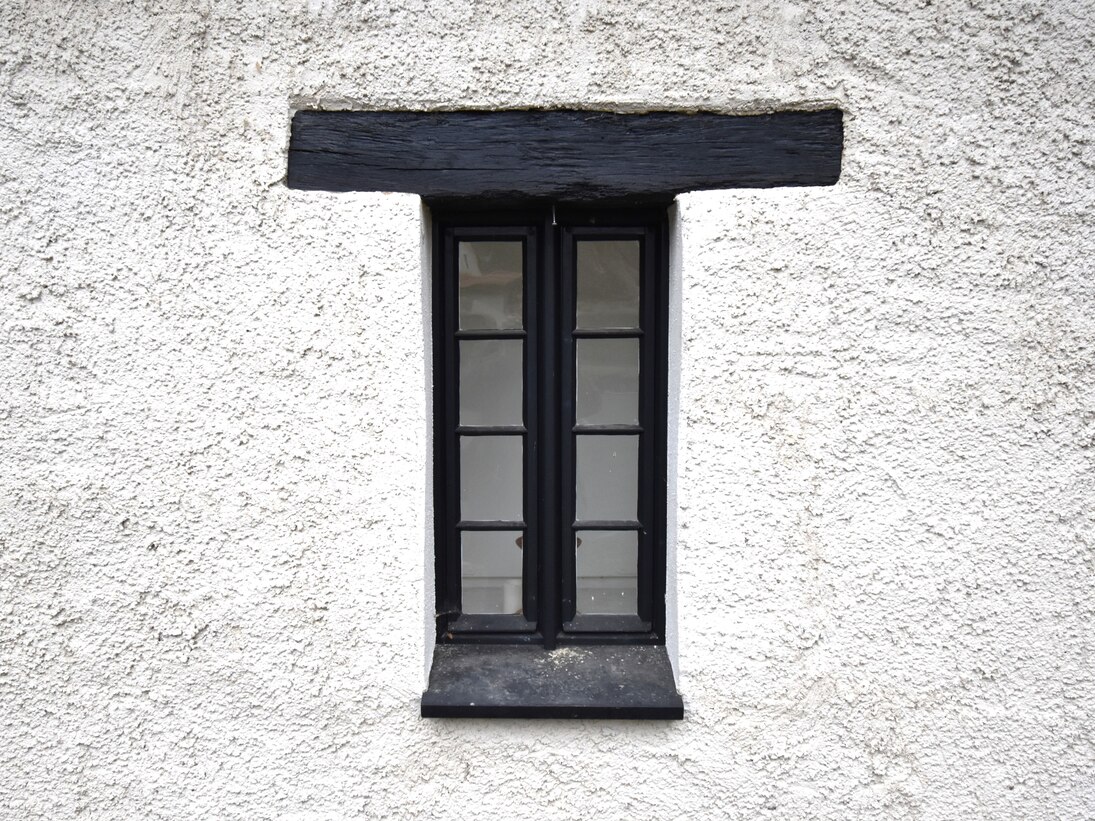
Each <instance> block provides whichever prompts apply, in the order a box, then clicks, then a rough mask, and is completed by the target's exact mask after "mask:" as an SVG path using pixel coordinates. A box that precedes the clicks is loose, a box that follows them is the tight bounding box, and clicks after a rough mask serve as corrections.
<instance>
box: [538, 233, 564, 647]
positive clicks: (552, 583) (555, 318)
mask: <svg viewBox="0 0 1095 821" xmlns="http://www.w3.org/2000/svg"><path fill="white" fill-rule="evenodd" d="M540 233H541V237H542V241H541V243H540V262H541V267H540V270H539V273H540V276H539V296H540V310H539V312H538V315H537V321H538V322H539V325H538V327H537V329H536V333H537V341H538V345H539V348H540V368H539V370H540V373H539V388H540V403H539V408H540V411H539V414H540V418H539V448H538V453H537V461H538V462H539V487H540V494H539V535H540V545H541V547H540V578H539V585H540V610H539V615H540V622H539V624H540V632H541V635H542V636H543V640H544V647H545V649H548V650H551V649H553V648H554V647H555V642H556V637H557V635H558V634H559V630H560V626H561V624H562V614H561V613H560V601H559V599H560V597H559V591H560V586H559V572H560V570H559V559H560V556H559V544H560V539H561V538H562V533H561V530H562V528H563V527H565V521H564V520H563V518H562V516H561V515H560V504H561V499H562V498H565V497H560V482H559V449H560V447H559V446H560V428H559V414H560V407H559V395H560V390H559V340H558V328H559V310H560V305H559V296H560V295H559V276H558V259H557V256H558V253H559V242H558V234H557V232H556V230H555V228H554V226H553V225H552V223H551V221H550V220H549V218H548V217H547V216H546V215H545V217H544V219H543V222H542V223H541V225H540Z"/></svg>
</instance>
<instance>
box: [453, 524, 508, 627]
mask: <svg viewBox="0 0 1095 821" xmlns="http://www.w3.org/2000/svg"><path fill="white" fill-rule="evenodd" d="M521 567H522V552H521V531H520V530H491V531H472V530H465V531H464V532H463V533H461V534H460V598H461V601H462V604H461V610H462V611H463V612H464V613H519V612H521Z"/></svg>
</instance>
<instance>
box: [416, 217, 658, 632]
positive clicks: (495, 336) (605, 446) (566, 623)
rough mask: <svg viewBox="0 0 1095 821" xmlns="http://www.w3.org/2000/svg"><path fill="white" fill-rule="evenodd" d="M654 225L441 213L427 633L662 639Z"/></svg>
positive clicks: (653, 221)
mask: <svg viewBox="0 0 1095 821" xmlns="http://www.w3.org/2000/svg"><path fill="white" fill-rule="evenodd" d="M665 235H666V223H665V209H664V208H659V209H647V210H630V211H629V210H616V211H606V210H598V211H591V210H579V209H563V208H557V209H547V210H546V211H525V212H516V213H515V212H510V213H500V214H499V213H495V214H488V213H466V212H464V213H460V212H446V211H444V210H439V211H438V212H437V213H436V214H435V266H434V267H435V318H434V321H435V356H436V373H437V376H436V377H435V384H436V385H437V391H436V397H435V400H436V406H435V409H436V413H435V419H436V425H437V428H436V457H435V458H436V465H437V469H436V474H435V475H436V477H437V487H436V499H435V505H436V510H437V521H436V544H437V579H438V586H437V602H438V640H439V641H441V642H475V641H491V642H505V641H508V642H513V643H520V642H527V643H534V644H539V645H543V646H544V647H546V648H549V649H550V648H552V647H554V646H556V645H557V644H576V643H586V644H589V643H613V642H618V643H654V644H656V643H660V642H662V641H663V639H664V630H665V624H664V622H665V613H664V610H665V608H664V598H665V525H664V521H665V406H666V388H665V363H666V291H667V270H666V269H667V262H666V259H667V257H666V241H665Z"/></svg>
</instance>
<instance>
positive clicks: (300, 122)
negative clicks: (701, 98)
mask: <svg viewBox="0 0 1095 821" xmlns="http://www.w3.org/2000/svg"><path fill="white" fill-rule="evenodd" d="M843 142H844V128H843V114H842V112H841V111H840V110H838V109H826V110H823V111H791V112H782V113H777V114H761V115H755V116H730V115H721V114H711V113H698V114H680V113H670V112H658V113H653V114H609V113H605V112H591V111H453V112H431V113H424V112H395V111H299V112H297V114H296V115H295V116H294V117H293V123H292V134H291V138H290V141H289V176H288V184H289V187H290V188H302V189H312V190H322V191H403V192H410V193H415V194H420V195H422V196H423V197H426V198H431V199H461V198H476V199H481V198H493V199H514V200H517V199H520V200H527V199H536V198H543V199H552V200H579V201H588V200H600V199H627V198H636V197H639V198H654V197H671V196H673V195H675V194H679V193H681V192H683V191H695V190H702V189H714V188H771V187H774V186H785V185H832V184H833V183H835V182H836V181H837V179H838V178H839V177H840V159H841V152H842V148H843Z"/></svg>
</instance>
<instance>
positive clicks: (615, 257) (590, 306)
mask: <svg viewBox="0 0 1095 821" xmlns="http://www.w3.org/2000/svg"><path fill="white" fill-rule="evenodd" d="M577 318H578V327H579V328H637V327H639V241H638V240H637V239H629V240H582V241H580V242H578V317H577Z"/></svg>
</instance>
